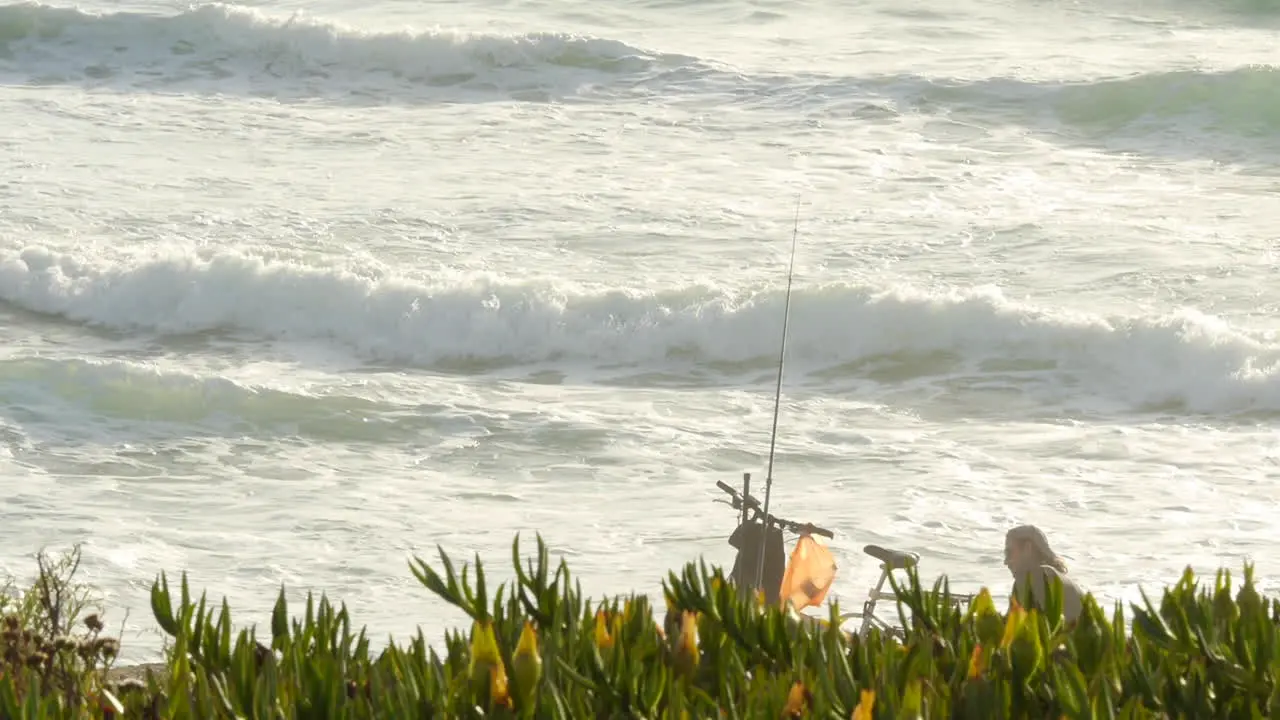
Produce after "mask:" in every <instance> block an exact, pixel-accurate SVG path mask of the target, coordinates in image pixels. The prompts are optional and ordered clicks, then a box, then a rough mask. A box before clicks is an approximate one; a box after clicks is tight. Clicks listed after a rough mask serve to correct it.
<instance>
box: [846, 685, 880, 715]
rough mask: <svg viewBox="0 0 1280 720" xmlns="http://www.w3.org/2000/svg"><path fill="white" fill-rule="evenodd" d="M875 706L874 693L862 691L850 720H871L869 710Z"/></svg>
mask: <svg viewBox="0 0 1280 720" xmlns="http://www.w3.org/2000/svg"><path fill="white" fill-rule="evenodd" d="M875 706H876V691H875V690H863V691H862V693H861V695H860V697H859V698H858V706H857V707H855V708H854V709H853V714H852V715H850V716H849V718H850V720H871V717H872V716H871V709H872V708H874V707H875Z"/></svg>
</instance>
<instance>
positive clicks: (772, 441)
mask: <svg viewBox="0 0 1280 720" xmlns="http://www.w3.org/2000/svg"><path fill="white" fill-rule="evenodd" d="M799 235H800V198H799V197H796V218H795V223H794V225H793V227H792V229H791V262H790V263H789V266H788V268H787V295H786V299H785V300H784V301H783V305H782V347H781V349H779V351H778V385H777V388H775V389H774V392H773V430H772V431H771V433H770V437H769V468H768V470H767V471H766V472H765V476H764V519H763V521H762V522H763V523H764V527H763V532H762V534H761V536H760V542H761V545H760V563H759V565H757V566H756V582H755V586H756V587H757V588H758V587H760V585H761V583H763V582H764V556H765V553H764V543H766V542H767V541H768V537H769V496H770V494H771V493H772V491H773V455H774V451H775V450H776V448H777V446H778V412H779V410H781V408H782V367H783V365H784V364H785V363H786V358H787V324H788V321H789V320H790V319H791V281H792V279H793V278H794V277H795V272H796V238H797V237H799Z"/></svg>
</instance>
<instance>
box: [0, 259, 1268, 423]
mask: <svg viewBox="0 0 1280 720" xmlns="http://www.w3.org/2000/svg"><path fill="white" fill-rule="evenodd" d="M0 300H3V301H5V302H7V303H9V304H11V305H13V306H15V307H19V308H22V309H25V310H27V311H30V312H35V313H41V314H45V315H49V316H56V317H60V318H63V319H65V320H68V321H72V322H76V323H82V324H85V325H89V326H96V327H101V328H110V329H113V330H117V331H127V332H143V333H149V334H161V335H165V334H189V333H218V332H223V333H233V334H236V335H241V336H251V337H256V338H259V339H261V340H272V341H279V342H286V343H288V342H293V341H300V342H307V343H329V344H333V345H336V346H339V347H341V348H345V350H346V351H347V352H351V353H354V354H356V355H357V356H359V357H360V358H363V359H365V360H368V361H372V362H377V363H384V364H385V363H399V364H405V365H409V366H415V367H426V368H432V367H437V368H448V367H451V366H452V367H456V366H458V365H468V366H472V367H476V366H481V367H488V368H493V367H511V366H523V365H538V364H540V363H548V362H556V363H558V364H560V365H562V366H575V367H580V368H585V369H591V368H610V367H613V368H617V367H632V368H634V367H645V368H648V367H653V368H654V369H662V368H670V367H677V366H686V367H687V366H688V365H690V364H693V365H714V366H725V365H732V364H742V363H747V364H748V365H750V364H751V363H756V365H755V366H753V367H751V368H750V369H751V371H752V372H755V371H756V370H758V369H759V366H760V364H763V363H771V362H774V361H775V358H776V351H777V345H778V340H779V332H780V328H779V323H780V319H781V316H782V310H783V300H784V297H783V293H782V291H781V290H778V289H758V290H754V291H742V290H729V289H724V288H718V287H714V286H710V285H703V286H690V287H683V288H677V289H669V290H661V291H649V290H633V289H616V288H604V287H601V288H591V287H584V286H579V285H570V284H566V283H564V282H556V281H541V282H538V281H515V280H508V279H502V278H497V277H494V276H453V275H451V276H448V277H440V278H436V279H427V280H424V279H416V278H409V277H401V276H394V275H383V276H381V277H377V276H374V275H372V274H359V273H356V272H352V271H349V270H340V269H333V268H325V267H315V266H304V265H298V264H292V263H286V262H273V263H267V262H263V261H262V260H260V259H257V258H253V257H249V256H244V255H237V254H229V253H224V254H216V255H212V256H210V257H206V258H201V257H196V256H191V255H180V256H173V257H156V258H148V259H137V260H131V261H125V262H121V263H116V264H107V263H105V262H97V261H93V260H90V259H86V258H78V257H75V256H72V255H67V254H58V253H55V252H52V251H49V250H46V249H43V248H28V249H25V250H22V251H18V252H12V251H11V252H8V253H3V254H0ZM791 323H792V324H791V329H790V330H789V338H788V345H789V348H788V361H789V362H790V363H792V365H791V367H793V368H798V369H800V370H802V371H805V370H807V371H816V370H830V369H831V368H839V367H842V366H848V365H850V364H856V363H859V362H865V361H868V360H874V359H884V358H891V359H892V358H897V359H899V360H902V359H904V358H905V359H907V360H909V359H910V358H921V357H929V356H936V355H938V354H940V353H941V354H946V355H949V356H951V357H953V358H954V359H955V363H956V364H958V365H959V366H960V368H961V369H967V370H969V371H974V372H982V371H983V368H984V363H990V361H998V362H999V363H1000V364H1001V366H1002V367H1005V368H1006V370H1007V368H1009V367H1011V366H1013V365H1016V364H1017V363H1022V364H1023V366H1024V367H1026V368H1030V369H1031V371H1034V372H1036V373H1049V374H1051V375H1052V374H1059V375H1067V376H1070V377H1071V378H1074V379H1073V380H1072V382H1073V383H1077V384H1082V385H1084V386H1085V387H1086V388H1090V387H1091V388H1092V389H1093V391H1094V392H1096V393H1099V394H1108V395H1112V394H1115V395H1116V396H1118V397H1123V398H1127V399H1129V400H1130V401H1132V402H1136V403H1140V404H1147V405H1150V404H1156V405H1167V404H1176V405H1179V406H1184V407H1188V408H1190V409H1193V410H1198V411H1201V410H1202V411H1211V412H1216V411H1250V410H1254V411H1273V410H1280V344H1277V342H1276V341H1275V339H1274V338H1273V337H1271V336H1270V335H1268V334H1266V333H1254V332H1248V331H1245V330H1242V329H1239V328H1234V327H1232V326H1231V325H1229V324H1228V323H1226V322H1225V321H1223V320H1220V319H1218V318H1214V317H1211V316H1206V315H1203V314H1200V313H1198V312H1195V311H1190V310H1185V311H1180V312H1175V313H1171V314H1168V315H1162V316H1144V315H1136V316H1133V315H1131V316H1122V315H1114V316H1101V315H1092V314H1082V313H1073V312H1068V311H1064V310H1060V309H1054V308H1044V307H1036V306H1034V305H1029V304H1025V303H1020V302H1015V301H1012V300H1009V299H1007V298H1005V297H1004V296H1003V295H1002V294H1001V293H1000V291H999V290H998V289H995V288H990V287H987V288H965V289H959V290H954V291H949V292H944V293H937V292H934V293H930V292H925V291H922V290H918V289H913V288H909V287H872V286H860V285H849V284H830V285H822V286H813V287H807V288H799V289H797V291H796V292H795V294H794V297H793V301H792V315H791ZM1015 374H1016V373H1015Z"/></svg>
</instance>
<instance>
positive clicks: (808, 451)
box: [0, 0, 1280, 660]
mask: <svg viewBox="0 0 1280 720" xmlns="http://www.w3.org/2000/svg"><path fill="white" fill-rule="evenodd" d="M1278 18H1280V6H1275V5H1273V4H1270V3H1267V2H1262V1H1253V2H1245V1H1243V0H1242V1H1241V2H1235V3H1227V4H1222V3H1209V2H1207V1H1202V0H1167V1H1165V2H1142V3H1139V2H1121V3H1118V4H1116V3H1111V4H1106V3H1096V2H1080V3H1073V4H1051V3H1037V2H1013V1H1011V0H1003V1H998V2H981V3H979V2H962V3H958V4H956V3H953V4H950V5H946V6H945V7H944V6H943V5H940V4H938V3H925V2H907V3H903V2H888V1H887V0H885V1H881V0H874V1H873V2H869V3H847V2H836V1H835V0H826V1H820V0H811V1H807V2H765V1H763V0H761V1H756V2H748V1H747V0H725V1H724V2H715V3H687V2H640V3H619V2H612V1H611V2H605V3H576V2H570V3H549V2H519V3H460V2H430V3H406V2H399V1H398V0H385V1H383V2H377V3H372V4H370V3H351V2H347V1H346V0H326V1H324V2H320V3H298V2H292V1H290V2H258V3H253V4H250V5H223V4H206V5H193V6H190V7H188V6H186V5H183V4H179V3H176V2H147V3H108V2H97V3H86V4H82V5H79V6H72V5H45V4H35V3H18V4H8V5H0V115H2V116H3V117H4V118H5V122H4V123H3V124H2V125H0V338H2V339H3V342H2V343H0V439H3V444H0V466H2V467H3V476H2V479H0V492H2V493H3V497H4V501H5V502H4V509H3V513H4V515H3V522H0V570H4V571H7V572H11V573H20V574H25V573H27V572H29V571H30V569H31V568H32V566H33V564H32V562H31V560H30V556H31V554H32V553H34V552H35V551H36V550H37V549H38V548H40V547H41V546H46V545H47V546H50V547H54V548H57V547H66V546H67V545H69V544H71V543H74V542H83V543H84V546H85V553H86V560H85V568H84V572H85V573H86V575H87V576H88V577H89V578H91V579H92V580H93V581H94V582H95V583H97V584H98V585H100V586H101V587H102V588H103V589H104V590H105V591H106V592H107V593H108V594H109V602H110V605H111V608H112V611H111V614H110V615H109V616H108V619H109V620H114V621H116V622H119V621H121V620H122V619H123V615H124V612H123V611H124V609H125V608H130V609H131V614H130V615H129V618H128V621H127V624H128V629H127V635H126V640H127V641H128V642H127V644H126V657H127V658H128V659H132V660H146V659H151V658H153V657H155V656H156V654H157V652H158V650H159V642H158V641H159V638H158V631H157V630H156V629H155V627H154V623H153V621H152V619H151V616H150V611H149V607H148V605H147V591H148V588H149V586H150V583H151V582H152V580H153V579H154V578H155V577H156V575H157V574H158V573H159V572H160V571H161V570H164V571H167V572H169V573H170V574H176V573H178V572H180V571H182V570H187V571H189V572H190V576H191V582H192V583H193V585H194V586H196V587H197V588H207V589H208V590H209V591H210V592H211V593H212V594H213V595H214V596H215V597H217V596H221V595H226V596H228V598H229V599H230V601H231V604H232V606H233V607H234V608H236V609H237V613H238V615H237V619H239V620H242V621H245V622H261V621H263V620H265V619H266V617H267V612H268V611H269V608H270V604H271V602H272V601H273V600H274V597H275V592H276V590H277V589H278V588H279V586H280V584H281V583H284V584H285V585H286V586H287V587H288V588H289V590H290V593H291V595H292V596H293V597H297V596H299V595H300V594H301V593H304V592H305V591H307V590H309V589H313V590H317V591H325V592H327V593H328V594H329V595H330V596H331V597H336V598H340V599H342V600H345V601H346V602H347V603H348V605H349V606H351V607H352V609H353V613H354V615H355V619H356V620H357V621H358V622H361V623H367V624H368V626H369V628H370V630H371V631H372V632H373V633H374V634H375V635H380V636H385V635H386V634H387V633H391V634H394V635H397V636H403V635H407V634H408V633H410V632H411V631H412V630H413V629H414V628H415V627H416V626H421V627H422V628H423V630H424V631H426V632H427V634H428V637H430V638H438V637H439V635H440V633H441V632H442V631H443V629H444V628H446V627H451V626H456V625H457V624H458V623H460V622H461V615H460V613H457V612H454V611H451V610H449V609H448V608H446V607H445V606H444V605H443V604H442V603H440V602H438V601H436V600H435V599H434V598H433V597H431V596H430V595H429V593H428V591H426V590H425V589H424V588H422V587H420V586H418V585H417V584H416V581H414V580H413V577H412V575H411V574H410V572H409V570H408V566H407V564H406V563H407V560H408V558H409V557H410V556H411V555H412V554H415V553H416V554H419V555H421V556H423V557H424V558H426V559H428V560H429V561H431V560H433V559H434V549H435V546H436V545H437V544H439V545H441V546H443V547H444V548H445V549H446V550H448V551H449V552H450V553H451V554H452V555H453V556H454V557H455V558H458V559H462V558H469V557H470V556H471V554H472V553H475V552H479V553H480V554H481V556H482V557H483V558H485V559H486V561H487V562H488V564H489V565H490V567H493V569H494V572H497V573H498V574H500V575H505V573H504V570H503V566H505V565H506V564H507V563H508V562H509V557H510V543H511V540H512V538H513V537H514V535H515V534H516V533H522V534H523V536H524V537H525V539H526V544H527V545H528V546H529V547H531V546H532V542H533V538H532V534H533V532H535V531H537V532H541V533H542V534H543V536H544V537H545V538H546V539H547V540H548V541H549V542H550V543H551V544H552V546H553V547H554V548H555V549H556V550H557V551H558V552H562V553H564V554H565V555H566V556H567V557H568V559H569V562H570V564H571V567H572V568H573V569H574V570H575V571H576V573H577V574H578V576H579V577H580V578H581V579H582V582H583V585H584V588H585V589H586V590H587V591H588V592H591V593H592V594H593V595H597V596H598V595H600V594H602V593H621V592H627V591H630V590H637V591H642V592H653V591H656V590H657V589H658V587H659V584H660V582H661V579H662V577H663V576H664V574H665V572H666V571H667V570H668V569H672V568H676V567H678V566H680V565H682V564H683V563H684V562H686V561H687V560H690V559H694V558H696V557H697V556H698V555H699V554H704V555H705V556H706V557H707V558H708V559H709V560H711V561H713V562H717V563H724V564H726V565H727V564H728V563H730V562H731V561H732V558H731V554H730V548H729V547H728V546H727V544H726V543H725V540H724V538H725V537H727V535H728V533H729V532H730V531H731V530H732V527H733V513H732V512H731V511H730V510H728V509H726V508H722V507H720V506H714V505H711V501H712V499H713V498H714V497H715V496H716V494H717V492H716V490H715V485H714V483H715V481H716V480H725V481H727V482H730V483H733V484H736V483H737V482H738V481H739V479H740V477H741V474H742V473H743V472H752V473H754V474H755V476H756V484H757V489H759V484H760V481H761V480H762V479H763V474H764V467H765V463H766V457H765V455H766V452H767V449H768V444H769V428H770V422H771V414H772V400H773V382H774V378H775V375H774V373H775V372H776V362H777V353H778V347H779V339H780V330H781V323H782V317H783V311H784V304H785V303H784V288H785V282H786V263H787V257H788V255H787V253H788V250H789V241H790V236H791V232H792V222H793V213H794V212H795V210H796V205H795V203H796V201H797V199H799V201H800V209H799V216H800V229H799V231H800V238H799V239H800V242H799V250H798V254H797V259H796V287H795V290H794V294H793V297H792V306H791V326H790V330H789V332H790V336H789V341H788V351H787V363H788V364H787V374H786V378H785V381H786V382H785V385H784V394H783V401H782V405H781V420H780V428H779V430H780V436H779V440H778V453H779V454H778V458H777V461H776V472H775V475H776V482H775V485H774V495H773V507H774V508H776V509H777V512H778V513H779V514H781V515H783V516H785V517H789V518H792V519H796V520H801V521H812V522H815V523H818V524H821V525H824V526H826V527H829V528H831V529H833V530H835V531H836V533H837V538H836V540H835V541H834V548H835V550H836V554H837V557H838V559H839V560H840V562H841V576H840V578H839V579H838V581H837V582H838V585H837V590H838V593H839V595H840V597H841V598H843V602H844V603H846V604H848V603H852V602H858V601H859V600H860V599H861V597H862V595H863V594H864V593H865V590H866V587H867V584H868V583H869V582H870V581H871V580H872V579H873V578H874V575H875V573H876V567H875V565H874V563H873V561H871V559H870V558H868V557H866V556H864V555H862V554H861V552H860V550H859V548H861V547H862V546H863V545H865V544H867V543H877V544H881V545H888V546H893V547H900V548H903V549H910V550H915V551H917V552H920V553H921V554H922V555H923V556H924V558H925V560H924V566H925V567H924V569H925V572H926V574H929V575H933V574H937V573H943V572H945V573H948V574H949V575H950V577H951V579H952V583H953V586H956V587H958V588H959V589H962V590H970V591H974V590H976V589H977V588H978V587H981V586H982V585H989V586H991V587H993V588H994V589H995V590H996V591H997V593H998V594H1004V593H1005V591H1006V590H1007V586H1008V584H1009V582H1008V575H1007V572H1006V571H1005V570H1004V569H1003V567H1002V566H1001V552H1002V543H1003V533H1004V531H1005V530H1006V529H1008V528H1009V527H1010V526H1012V525H1015V524H1019V523H1023V522H1033V523H1036V524H1038V525H1040V526H1041V527H1042V528H1044V529H1045V531H1046V532H1047V533H1048V534H1049V536H1050V538H1051V540H1052V542H1053V544H1054V546H1055V547H1056V549H1058V551H1059V552H1060V553H1061V554H1063V555H1064V556H1065V557H1066V559H1067V562H1068V563H1069V565H1070V566H1071V568H1072V574H1073V575H1075V576H1077V578H1078V581H1079V582H1080V583H1081V584H1083V585H1084V586H1086V587H1087V588H1089V589H1091V590H1093V591H1094V592H1095V594H1096V595H1098V596H1099V597H1101V598H1104V599H1105V600H1107V601H1113V600H1135V599H1137V597H1138V589H1139V587H1140V586H1145V587H1147V588H1150V589H1153V590H1154V589H1156V588H1158V587H1159V586H1160V585H1163V584H1166V583H1169V582H1171V581H1173V580H1176V578H1177V577H1178V575H1179V574H1180V572H1181V571H1182V569H1183V568H1184V567H1185V566H1186V565H1188V564H1189V565H1191V566H1192V567H1193V568H1195V569H1196V570H1197V571H1200V572H1213V571H1214V570H1215V569H1217V568H1218V567H1220V566H1223V565H1225V566H1227V567H1230V568H1232V569H1235V570H1237V571H1238V570H1239V569H1240V568H1241V566H1242V564H1243V563H1244V562H1245V561H1253V562H1256V563H1257V564H1258V572H1259V575H1260V578H1261V581H1262V583H1263V584H1264V585H1265V586H1266V587H1267V588H1269V589H1271V590H1273V591H1274V590H1277V589H1280V581H1277V580H1276V579H1275V578H1276V577H1277V575H1276V570H1275V568H1274V567H1272V566H1271V565H1272V563H1271V555H1270V554H1269V553H1268V552H1267V551H1266V548H1270V547H1273V546H1274V545H1275V543H1276V542H1277V540H1278V539H1280V534H1278V533H1277V532H1276V531H1275V530H1274V529H1273V523H1272V522H1271V521H1270V520H1269V518H1273V517H1274V516H1275V515H1276V513H1277V509H1278V508H1277V504H1278V503H1277V500H1278V499H1280V490H1277V488H1276V485H1275V482H1276V480H1277V478H1278V477H1280V442H1278V440H1277V423H1278V421H1280V337H1278V336H1277V330H1280V323H1278V322H1277V321H1276V319H1275V315H1276V311H1277V309H1278V307H1280V292H1278V291H1277V290H1275V288H1276V287H1280V285H1278V284H1277V282H1276V275H1277V262H1278V254H1277V253H1278V252H1280V243H1278V242H1277V239H1276V235H1275V230H1274V228H1275V227H1277V220H1280V212H1278V211H1277V210H1276V207H1277V206H1276V203H1275V193H1276V191H1277V189H1278V188H1280V183H1278V181H1277V178H1278V177H1280V71H1278V70H1277V69H1276V68H1275V67H1273V66H1272V65H1270V64H1269V63H1271V62H1273V60H1274V56H1275V47H1276V46H1277V45H1276V44H1277V41H1278V39H1280V38H1278V36H1277V30H1278V29H1280V22H1277V20H1278ZM494 566H496V567H494Z"/></svg>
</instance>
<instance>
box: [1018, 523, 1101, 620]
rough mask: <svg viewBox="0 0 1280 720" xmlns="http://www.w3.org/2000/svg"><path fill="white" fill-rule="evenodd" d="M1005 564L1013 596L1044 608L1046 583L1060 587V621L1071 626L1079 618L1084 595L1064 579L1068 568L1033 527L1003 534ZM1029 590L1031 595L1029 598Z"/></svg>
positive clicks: (1071, 582) (1021, 527) (1069, 579)
mask: <svg viewBox="0 0 1280 720" xmlns="http://www.w3.org/2000/svg"><path fill="white" fill-rule="evenodd" d="M1004 564H1005V567H1007V568H1009V572H1010V573H1012V574H1013V596H1014V597H1016V598H1018V599H1019V601H1020V602H1022V603H1024V604H1025V603H1026V600H1027V599H1028V598H1030V599H1033V600H1034V601H1035V602H1036V605H1037V607H1040V608H1043V607H1044V602H1045V598H1046V597H1047V593H1048V589H1049V583H1050V582H1054V581H1057V582H1061V583H1062V615H1063V620H1065V621H1066V622H1069V623H1073V622H1075V621H1076V619H1077V618H1079V617H1080V612H1081V609H1082V605H1081V601H1082V598H1083V597H1084V593H1083V592H1082V591H1081V590H1080V586H1079V585H1076V583H1075V581H1074V580H1073V579H1072V578H1070V577H1068V576H1067V564H1066V563H1065V562H1063V560H1062V558H1060V557H1058V554H1057V553H1055V552H1054V551H1053V548H1051V547H1050V546H1049V539H1048V538H1047V537H1045V534H1044V533H1043V532H1042V531H1041V530H1040V528H1037V527H1036V526H1034V525H1019V526H1018V527H1015V528H1013V529H1012V530H1010V531H1009V532H1008V533H1006V534H1005V538H1004ZM1028 590H1029V591H1030V595H1029V596H1028Z"/></svg>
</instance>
